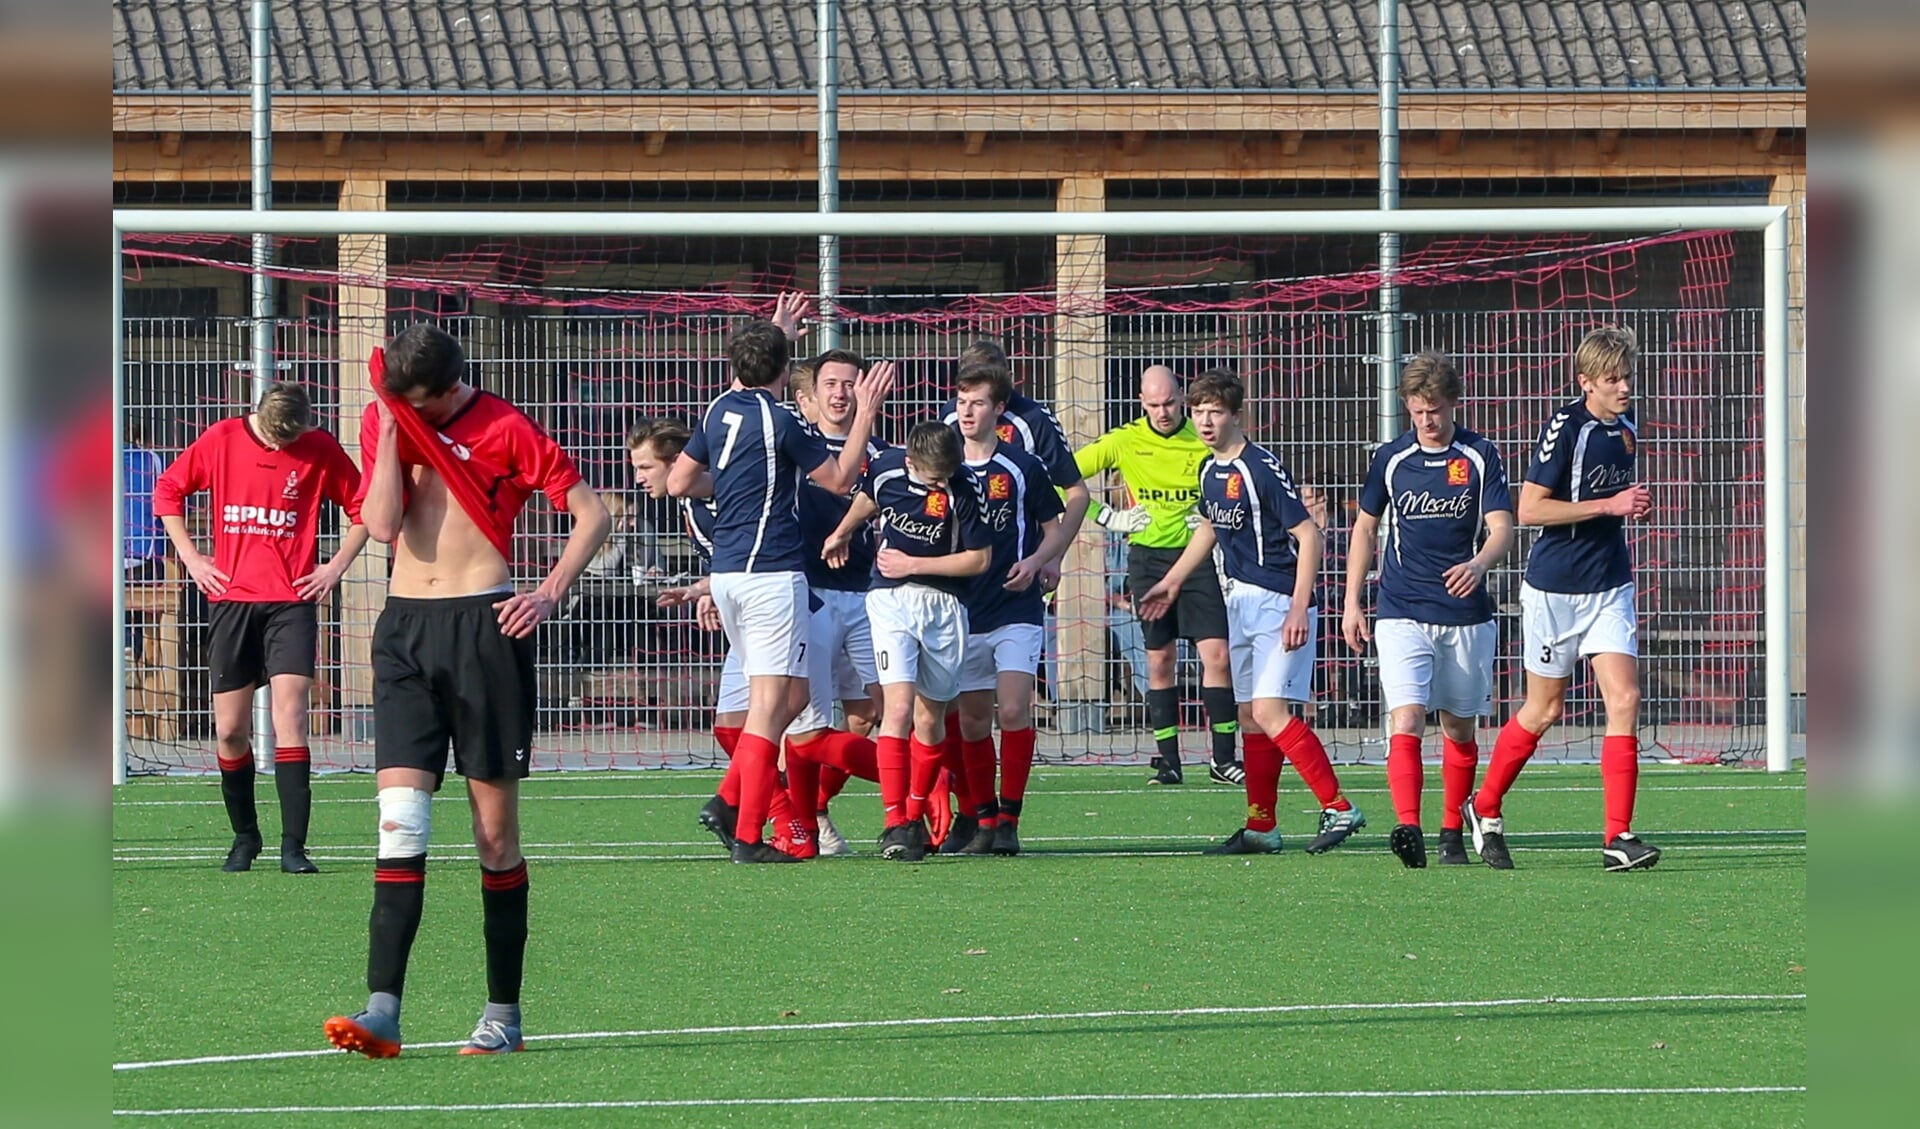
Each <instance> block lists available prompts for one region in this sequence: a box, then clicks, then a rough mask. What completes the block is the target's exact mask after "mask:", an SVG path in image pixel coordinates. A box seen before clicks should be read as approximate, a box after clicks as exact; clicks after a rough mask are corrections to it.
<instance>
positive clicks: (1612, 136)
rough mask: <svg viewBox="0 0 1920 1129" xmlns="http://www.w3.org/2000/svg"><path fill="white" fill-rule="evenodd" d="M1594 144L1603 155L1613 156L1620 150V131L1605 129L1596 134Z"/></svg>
mask: <svg viewBox="0 0 1920 1129" xmlns="http://www.w3.org/2000/svg"><path fill="white" fill-rule="evenodd" d="M1594 145H1595V147H1596V148H1598V149H1599V150H1600V155H1601V156H1602V157H1611V156H1613V155H1614V154H1615V153H1616V152H1618V151H1619V150H1620V131H1619V130H1617V129H1603V130H1601V131H1600V132H1599V133H1597V134H1595V135H1594Z"/></svg>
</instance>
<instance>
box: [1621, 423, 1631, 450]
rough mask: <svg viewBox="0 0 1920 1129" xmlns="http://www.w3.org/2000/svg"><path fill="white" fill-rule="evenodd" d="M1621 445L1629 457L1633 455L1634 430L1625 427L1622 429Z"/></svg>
mask: <svg viewBox="0 0 1920 1129" xmlns="http://www.w3.org/2000/svg"><path fill="white" fill-rule="evenodd" d="M1620 445H1621V446H1622V447H1625V448H1626V449H1627V454H1629V455H1631V454H1633V429H1632V428H1630V427H1623V428H1621V429H1620Z"/></svg>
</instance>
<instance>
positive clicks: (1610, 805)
mask: <svg viewBox="0 0 1920 1129" xmlns="http://www.w3.org/2000/svg"><path fill="white" fill-rule="evenodd" d="M1639 785H1640V739H1639V738H1638V737H1631V736H1628V737H1614V736H1608V737H1607V739H1606V740H1604V741H1602V742H1600V788H1601V791H1602V793H1603V794H1604V795H1605V797H1606V804H1607V834H1606V839H1605V840H1604V841H1605V842H1609V843H1611V842H1612V841H1613V837H1614V836H1615V835H1618V834H1620V833H1622V832H1624V831H1629V830H1632V828H1633V798H1634V792H1635V791H1636V790H1637V789H1638V788H1639Z"/></svg>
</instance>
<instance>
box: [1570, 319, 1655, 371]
mask: <svg viewBox="0 0 1920 1129" xmlns="http://www.w3.org/2000/svg"><path fill="white" fill-rule="evenodd" d="M1639 356H1640V341H1639V338H1637V337H1635V336H1634V335H1633V330H1631V329H1628V328H1627V327H1626V326H1624V325H1603V326H1601V327H1600V328H1598V329H1596V330H1593V331H1592V332H1590V333H1588V334H1587V335H1586V336H1585V337H1582V338H1581V339H1580V346H1579V348H1577V349H1575V350H1574V351H1573V371H1574V374H1575V375H1576V376H1584V377H1586V378H1587V379H1589V380H1600V379H1603V378H1606V377H1614V378H1616V379H1617V378H1619V377H1623V376H1626V375H1627V374H1628V373H1630V372H1632V371H1633V362H1634V361H1635V360H1636V359H1638V358H1639Z"/></svg>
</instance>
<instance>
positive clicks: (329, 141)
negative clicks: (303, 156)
mask: <svg viewBox="0 0 1920 1129" xmlns="http://www.w3.org/2000/svg"><path fill="white" fill-rule="evenodd" d="M346 147H347V134H346V131H344V130H338V129H330V130H328V131H327V132H325V133H323V134H321V135H320V153H321V155H322V156H327V157H338V156H339V155H340V153H341V151H342V150H344V149H345V148H346Z"/></svg>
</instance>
